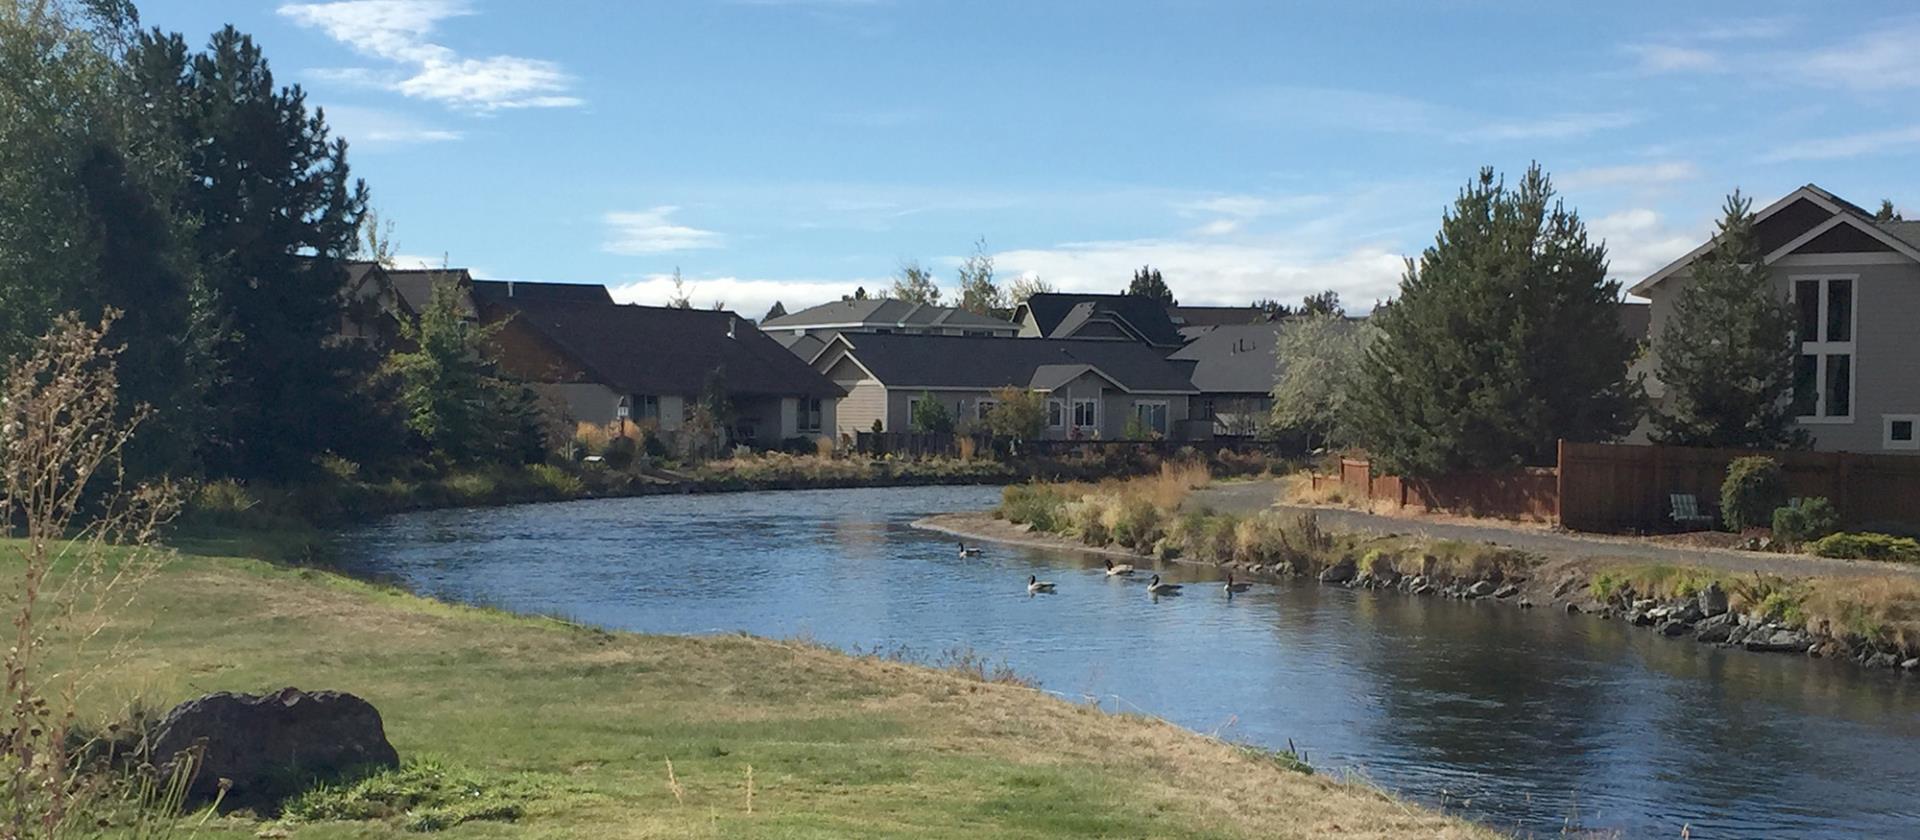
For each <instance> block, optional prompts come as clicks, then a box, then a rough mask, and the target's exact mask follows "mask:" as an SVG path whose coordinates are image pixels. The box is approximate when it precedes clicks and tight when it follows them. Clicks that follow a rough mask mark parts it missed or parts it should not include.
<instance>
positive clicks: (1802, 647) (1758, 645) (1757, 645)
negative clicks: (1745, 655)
mask: <svg viewBox="0 0 1920 840" xmlns="http://www.w3.org/2000/svg"><path fill="white" fill-rule="evenodd" d="M1741 644H1742V645H1743V646H1744V647H1746V649H1747V650H1755V651H1767V652H1773V653H1805V652H1806V651H1807V648H1808V647H1809V646H1811V645H1812V644H1813V639H1811V638H1809V637H1808V636H1807V634H1806V633H1803V632H1801V631H1799V630H1775V631H1773V632H1772V633H1758V632H1756V633H1754V634H1752V635H1750V636H1748V637H1747V638H1746V639H1745V640H1744V641H1742V642H1741Z"/></svg>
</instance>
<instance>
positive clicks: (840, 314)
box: [761, 298, 1015, 333]
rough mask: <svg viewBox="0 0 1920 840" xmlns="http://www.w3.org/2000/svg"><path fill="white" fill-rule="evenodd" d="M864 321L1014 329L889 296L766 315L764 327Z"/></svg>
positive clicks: (962, 312)
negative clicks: (770, 316)
mask: <svg viewBox="0 0 1920 840" xmlns="http://www.w3.org/2000/svg"><path fill="white" fill-rule="evenodd" d="M843 324H864V325H867V326H876V327H897V326H917V327H951V328H954V329H977V330H985V329H997V330H1001V331H1004V332H1009V333H1011V332H1013V331H1014V329H1015V326H1014V325H1013V324H1012V323H1011V322H1008V321H1002V320H1000V319H999V318H989V317H987V316H985V315H976V314H974V313H972V312H968V311H966V310H964V309H957V308H955V307H951V306H928V305H926V304H921V303H907V302H906V301H902V300H893V299H890V298H868V299H866V300H836V301H833V302H831V303H823V304H820V305H819V306H810V307H808V308H806V309H802V310H800V311H799V312H789V313H787V314H785V315H781V316H779V317H777V318H768V319H767V320H766V323H764V324H762V325H761V326H764V327H766V328H767V329H798V328H802V327H812V326H829V325H843Z"/></svg>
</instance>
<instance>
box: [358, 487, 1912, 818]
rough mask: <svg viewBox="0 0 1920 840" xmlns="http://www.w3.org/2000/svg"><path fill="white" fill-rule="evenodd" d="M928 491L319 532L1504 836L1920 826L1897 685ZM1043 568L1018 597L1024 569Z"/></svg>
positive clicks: (515, 515) (453, 581) (480, 517)
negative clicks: (1362, 784) (1248, 764)
mask: <svg viewBox="0 0 1920 840" xmlns="http://www.w3.org/2000/svg"><path fill="white" fill-rule="evenodd" d="M997 498H998V491H997V490H995V489H992V488H978V487H923V488H887V489H863V490H826V491H807V492H778V493H743V494H728V495H707V496H675V497H652V498H638V499H608V500H596V501H581V502H566V503H560V504H547V505H525V506H518V507H509V508H498V509H473V510H445V511H430V512H423V513H413V514H406V515H402V516H396V517H392V518H389V519H385V520H382V521H380V522H378V523H375V524H373V525H370V526H367V527H364V528H361V529H358V530H355V531H352V532H349V533H346V534H344V535H343V536H342V539H341V546H340V553H341V561H342V563H343V564H344V565H345V566H346V567H347V568H348V569H349V570H350V571H354V572H356V573H359V574H365V575H370V576H379V577H387V578H392V579H397V580H398V581H400V582H402V583H404V584H406V585H407V586H409V587H410V588H412V589H414V590H415V591H417V592H420V593H422V594H427V595H433V596H436V597H441V598H446V599H449V600H455V601H466V602H475V603H485V604H492V605H497V606H502V607H506V608H509V609H513V610H518V611H525V612H543V613H552V614H558V615H564V616H567V617H570V618H573V619H576V620H579V621H584V622H590V623H593V624H598V625H602V626H605V627H609V628H618V629H623V630H635V631H642V632H650V633H720V632H735V631H746V632H749V633H754V634H759V635H763V636H772V637H807V638H811V639H814V640H817V641H821V642H825V643H828V644H832V645H836V646H840V647H843V648H848V649H860V650H875V649H881V650H900V649H905V650H909V651H917V652H920V653H921V654H923V655H928V656H931V655H937V654H939V653H942V652H947V651H954V650H970V651H973V652H975V653H977V654H980V655H984V656H985V657H987V658H988V659H990V660H992V661H996V662H998V661H1004V662H1005V663H1006V664H1008V665H1010V666H1012V667H1013V668H1014V669H1015V670H1017V671H1018V672H1020V673H1021V674H1023V675H1025V676H1028V677H1030V678H1033V679H1036V680H1037V681H1038V682H1039V683H1040V684H1041V685H1042V686H1043V687H1045V688H1046V689H1048V690H1050V691H1053V692H1055V693H1058V694H1061V695H1063V696H1066V697H1069V698H1073V699H1075V700H1082V701H1085V700H1089V699H1091V700H1094V701H1098V702H1100V703H1101V704H1102V706H1103V707H1105V708H1107V709H1110V710H1112V709H1119V710H1125V711H1134V712H1145V713H1149V714H1153V715H1158V716H1161V717H1164V718H1167V719H1169V720H1171V721H1173V722H1175V723H1178V724H1180V725H1182V726H1186V727H1188V728H1191V729H1194V730H1197V731H1200V732H1206V733H1216V734H1218V735H1220V736H1221V737H1223V738H1228V739H1232V740H1238V741H1245V742H1250V743H1256V744H1261V745H1265V746H1269V747H1284V746H1285V745H1287V743H1288V742H1289V741H1291V742H1292V743H1293V744H1294V745H1295V746H1296V747H1298V748H1299V749H1300V750H1301V751H1303V752H1304V753H1305V754H1306V757H1307V759H1308V760H1309V761H1310V762H1311V763H1312V764H1313V765H1314V766H1315V768H1316V769H1318V770H1319V771H1320V772H1325V773H1333V774H1336V775H1338V774H1342V773H1346V772H1353V773H1355V774H1358V775H1360V776H1363V777H1365V778H1366V779H1369V780H1371V781H1372V782H1374V783H1375V784H1378V785H1381V786H1383V787H1385V788H1388V789H1390V790H1393V791H1396V792H1398V793H1400V794H1401V795H1404V796H1407V797H1409V798H1412V799H1414V800H1417V801H1420V802H1422V803H1425V804H1428V805H1434V806H1440V807H1444V808H1447V809H1448V810H1451V811H1454V812H1456V813H1461V814H1464V815H1466V816H1469V817H1472V818H1474V819H1478V820H1481V821H1483V822H1485V823H1487V824H1489V825H1493V826H1496V827H1499V828H1503V829H1507V830H1511V831H1514V832H1516V833H1519V834H1522V835H1529V834H1534V835H1557V834H1559V833H1561V831H1562V830H1563V829H1564V828H1567V827H1569V826H1570V827H1572V828H1575V829H1581V830H1601V831H1617V832H1619V833H1621V834H1622V835H1624V836H1627V837H1643V836H1645V837H1678V836H1680V832H1681V828H1682V826H1687V827H1689V829H1690V831H1691V835H1692V836H1693V837H1695V838H1716V837H1754V836H1769V837H1771V836H1871V837H1894V836H1920V799H1916V792H1920V678H1915V677H1912V676H1909V675H1903V674H1898V673H1888V672H1881V671H1872V672H1868V671H1861V670H1858V669H1855V668H1854V667H1852V666H1851V665H1848V664H1845V663H1836V662H1829V661H1822V660H1810V659H1805V658H1800V657H1791V656H1780V655H1765V654H1753V653H1746V652H1743V651H1736V650H1719V649H1715V648H1712V647H1708V646H1705V645H1699V644H1693V643H1690V642H1677V641H1672V640H1667V639H1663V638H1659V637H1658V636H1657V635H1656V634H1653V633H1649V632H1646V631H1644V630H1639V629H1635V628H1631V627H1628V626H1626V625H1625V624H1623V623H1621V622H1610V621H1603V620H1600V619H1597V618H1590V617H1584V616H1567V615H1561V614H1556V613H1550V612H1546V611H1537V610H1536V611H1523V610H1519V609H1515V608H1513V607H1511V606H1509V605H1506V604H1499V603H1490V602H1461V601H1447V600H1441V599H1437V598H1417V597H1413V596H1408V595H1402V594H1398V593H1389V592H1367V591H1350V590H1346V589H1341V588H1337V587H1323V586H1320V585H1318V584H1316V583H1311V582H1306V581H1286V582H1279V583H1272V582H1261V583H1258V584H1257V585H1256V586H1255V587H1254V589H1253V590H1252V591H1251V592H1248V593H1245V594H1242V595H1239V596H1236V597H1234V598H1232V599H1229V598H1227V597H1226V595H1225V593H1224V592H1222V591H1221V589H1220V587H1219V585H1218V582H1217V579H1218V577H1219V574H1218V572H1217V571H1216V570H1214V569H1210V568H1197V567H1191V566H1177V565H1175V566H1168V567H1165V568H1163V569H1162V570H1161V571H1163V572H1164V573H1165V574H1166V576H1167V577H1168V578H1170V579H1173V580H1176V581H1180V582H1184V583H1186V584H1187V587H1186V591H1185V594H1184V595H1183V596H1181V597H1177V598H1162V599H1159V600H1154V599H1152V598H1149V597H1148V595H1147V594H1146V590H1145V584H1146V581H1145V580H1144V578H1145V576H1146V574H1145V573H1144V572H1143V573H1142V574H1141V575H1140V576H1139V577H1140V578H1141V579H1137V580H1127V579H1110V578H1108V577H1107V576H1106V575H1105V574H1103V572H1102V570H1101V565H1102V564H1101V559H1100V558H1098V557H1095V556H1092V555H1086V554H1081V553H1078V552H1067V551H1055V550H1041V549H1028V548H1014V547H1008V546H999V545H993V544H987V545H985V546H984V549H985V550H984V551H983V552H982V554H981V555H980V556H978V557H970V558H962V557H960V556H958V551H957V549H956V546H955V544H954V541H953V540H952V539H950V538H948V537H945V536H943V535H939V534H934V533H929V532H924V531H918V530H915V529H913V528H911V527H909V523H911V522H912V521H913V520H915V519H917V518H919V517H921V516H924V515H927V514H932V513H942V512H948V511H957V510H972V509H980V508H985V507H989V506H991V505H992V504H993V503H994V502H995V501H997ZM1030 574H1031V575H1038V576H1039V577H1040V578H1041V579H1043V580H1052V581H1054V582H1055V583H1056V584H1057V586H1058V592H1057V593H1056V594H1053V595H1042V596H1038V597H1030V596H1029V595H1028V593H1027V590H1026V581H1027V577H1028V575H1030Z"/></svg>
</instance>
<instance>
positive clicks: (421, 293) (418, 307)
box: [387, 268, 473, 314]
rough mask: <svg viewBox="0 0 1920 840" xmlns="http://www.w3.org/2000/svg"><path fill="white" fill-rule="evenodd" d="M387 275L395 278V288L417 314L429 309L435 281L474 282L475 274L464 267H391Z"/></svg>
mask: <svg viewBox="0 0 1920 840" xmlns="http://www.w3.org/2000/svg"><path fill="white" fill-rule="evenodd" d="M387 276H388V277H391V278H393V288H394V291H397V292H399V293H400V300H401V302H403V303H405V304H406V305H407V308H408V309H411V310H413V311H414V313H415V314H418V313H421V312H425V311H427V304H428V303H430V302H431V301H432V300H433V286H434V284H435V283H440V282H453V283H458V284H462V285H466V286H471V285H472V284H473V275H471V274H468V273H467V270H466V269H464V268H389V269H387Z"/></svg>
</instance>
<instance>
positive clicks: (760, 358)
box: [513, 303, 842, 398]
mask: <svg viewBox="0 0 1920 840" xmlns="http://www.w3.org/2000/svg"><path fill="white" fill-rule="evenodd" d="M513 317H515V318H516V319H518V320H519V321H520V322H521V323H523V324H525V325H526V326H528V327H529V328H531V329H533V330H535V331H536V332H538V333H540V334H541V335H542V336H543V337H545V338H546V339H547V340H548V341H549V342H551V343H552V344H553V345H554V346H555V347H557V348H559V349H560V350H561V351H563V352H565V353H566V354H568V355H569V356H572V357H573V358H574V360H575V361H577V362H579V363H580V364H581V366H582V367H585V368H586V369H587V371H588V372H589V373H590V374H591V375H592V376H593V377H594V378H595V379H597V380H599V381H601V382H602V383H604V384H606V385H608V386H611V387H613V388H615V389H616V390H620V391H625V392H627V393H632V394H698V393H700V392H701V391H702V390H703V389H704V388H705V387H706V383H707V374H708V373H709V372H711V371H715V370H719V371H721V372H722V376H723V379H724V381H725V382H726V387H727V392H728V393H729V394H733V395H736V396H812V397H828V398H831V397H839V396H841V395H842V392H841V390H840V388H839V386H837V385H835V384H833V382H832V381H831V380H829V379H827V378H826V377H825V376H822V375H820V374H819V373H818V372H816V371H815V370H814V369H813V368H811V367H808V366H807V364H806V363H805V362H803V361H801V360H800V359H799V358H797V357H795V356H794V355H793V354H792V353H789V352H787V349H786V348H784V347H781V346H780V345H779V344H777V343H775V342H774V340H773V339H771V338H768V337H767V335H766V333H763V332H761V331H759V330H758V329H755V328H754V326H753V322H752V321H749V320H747V319H745V318H741V317H739V316H737V315H735V314H733V313H731V312H715V311H712V310H706V309H672V308H667V307H659V306H618V305H613V306H609V305H597V304H556V303H548V304H541V303H527V304H522V305H521V306H519V307H517V309H516V311H515V313H514V316H513ZM729 328H731V329H732V330H733V337H731V338H729V337H728V336H727V331H728V329H729Z"/></svg>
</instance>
